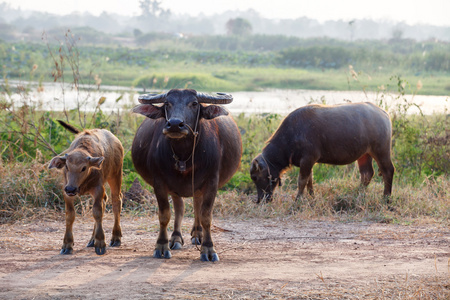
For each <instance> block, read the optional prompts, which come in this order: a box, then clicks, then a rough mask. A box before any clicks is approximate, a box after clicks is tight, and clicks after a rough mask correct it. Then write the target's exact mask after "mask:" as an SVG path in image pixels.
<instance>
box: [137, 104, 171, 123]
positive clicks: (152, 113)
mask: <svg viewBox="0 0 450 300" xmlns="http://www.w3.org/2000/svg"><path fill="white" fill-rule="evenodd" d="M131 111H132V112H134V113H138V114H141V115H144V116H146V117H147V118H150V119H159V118H163V117H164V109H163V106H161V107H159V106H154V105H152V104H139V105H138V106H135V107H134V108H133V109H132V110H131Z"/></svg>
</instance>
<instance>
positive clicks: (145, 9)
mask: <svg viewBox="0 0 450 300" xmlns="http://www.w3.org/2000/svg"><path fill="white" fill-rule="evenodd" d="M161 3H162V1H158V0H140V1H139V8H140V9H141V16H142V17H144V18H149V17H150V18H159V17H168V16H169V15H170V9H163V8H162V7H161Z"/></svg>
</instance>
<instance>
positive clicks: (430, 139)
mask: <svg viewBox="0 0 450 300" xmlns="http://www.w3.org/2000/svg"><path fill="white" fill-rule="evenodd" d="M306 42H307V44H308V46H305V47H300V48H292V49H291V48H289V49H290V50H289V49H281V50H276V51H275V50H273V51H263V52H261V51H255V50H254V49H247V50H245V49H244V50H240V51H222V50H220V49H208V50H204V49H203V50H202V49H198V48H196V47H194V46H192V45H190V46H189V47H186V49H185V50H184V51H181V50H174V48H170V47H167V48H166V49H161V48H158V47H156V48H155V47H153V48H152V47H150V48H122V47H118V48H111V47H110V48H106V47H101V46H98V47H94V46H80V47H78V46H77V45H76V41H75V40H73V39H71V38H70V35H69V36H68V37H66V38H65V39H63V40H62V42H61V43H60V44H59V45H53V44H23V43H15V44H7V43H0V61H1V63H2V64H3V78H4V82H3V84H2V93H1V95H0V135H1V138H0V159H1V169H0V183H1V185H0V198H1V205H0V217H1V220H0V223H4V222H9V221H13V220H17V219H19V218H21V217H23V216H30V215H34V214H35V210H36V209H40V208H47V209H50V210H54V211H61V210H62V209H63V199H62V194H61V184H60V178H59V177H60V176H59V174H58V172H53V171H51V172H49V171H48V170H47V169H46V163H47V162H48V161H49V160H50V159H51V158H52V157H53V156H54V155H56V154H57V153H61V152H62V151H63V150H64V149H66V148H67V147H68V145H69V144H70V141H71V140H72V139H73V136H72V135H71V134H69V133H67V132H66V131H65V130H64V129H63V128H62V127H61V126H59V125H58V124H57V122H56V120H57V119H61V118H62V119H65V120H67V121H69V122H70V123H72V124H82V126H83V127H86V128H94V127H96V128H106V129H109V130H110V131H112V132H113V133H114V134H116V135H117V136H118V137H119V139H120V140H121V141H122V143H123V145H124V148H125V149H126V151H127V152H126V156H125V162H124V185H123V191H124V192H125V191H127V190H128V189H129V188H130V187H131V185H132V183H133V182H134V181H135V180H136V179H137V180H140V183H141V184H142V185H143V186H144V187H145V188H148V189H150V190H151V188H150V187H148V186H146V185H145V183H144V182H142V180H141V179H140V177H139V176H138V174H137V173H136V172H135V171H134V167H133V164H132V162H131V157H130V152H129V150H130V147H131V141H132V139H133V136H134V133H135V132H136V129H137V127H138V126H139V124H140V122H141V121H142V117H136V116H134V115H130V114H129V113H128V112H123V111H122V112H121V111H119V112H114V113H111V114H109V113H105V112H103V111H102V102H101V100H100V102H99V103H98V105H97V109H96V110H95V111H94V112H89V113H88V112H84V111H79V110H76V109H75V110H72V111H64V112H53V111H45V112H43V111H39V110H37V108H36V107H30V106H17V105H16V104H15V103H14V102H13V101H12V100H10V99H11V98H10V97H9V96H11V95H12V94H17V95H18V96H19V97H20V98H21V99H27V98H28V97H29V95H30V94H29V90H28V89H27V88H23V86H22V85H20V86H14V85H12V84H9V80H10V79H20V80H32V81H37V82H39V83H42V82H45V81H55V82H59V83H62V82H66V83H71V85H72V86H73V87H75V88H82V86H81V85H82V84H88V85H89V86H91V88H96V87H97V86H101V85H104V84H112V85H122V86H126V87H131V86H134V87H141V88H144V89H145V90H146V91H148V90H154V89H158V90H167V89H169V88H186V87H189V88H194V89H198V90H201V91H226V92H232V91H241V90H260V89H264V88H286V89H318V90H364V91H376V92H378V93H379V95H380V97H379V99H383V96H389V97H394V98H396V99H400V100H403V96H404V95H405V94H429V95H448V94H449V91H450V84H449V82H450V75H449V73H448V70H447V69H446V68H447V67H448V66H447V65H446V63H447V64H448V55H447V54H445V53H446V52H445V50H446V49H447V48H446V47H447V46H446V45H443V44H432V43H431V44H430V43H428V44H420V45H419V44H418V43H410V44H406V46H401V45H399V44H395V43H394V44H389V43H384V44H383V43H382V42H373V41H372V42H366V43H361V44H358V45H350V44H345V43H343V44H337V45H335V46H333V47H331V46H330V47H328V46H326V47H325V46H323V45H322V44H321V43H322V42H323V41H319V42H317V41H314V40H313V41H306ZM306 42H305V43H306ZM315 43H316V44H315ZM317 43H319V44H317ZM242 45H245V44H242ZM346 48H348V49H347V50H345V49H346ZM183 49H184V48H183ZM377 51H378V52H377ZM424 51H428V52H427V53H428V54H426V55H425V54H424V53H425V52H424ZM314 53H319V54H320V55H319V54H318V55H319V56H314V55H313V54H314ZM398 53H403V54H402V55H399V54H398ZM311 55H313V56H311ZM288 58H289V59H288ZM350 60H351V62H352V64H348V62H349V61H350ZM442 63H444V64H442ZM300 65H307V66H306V67H299V66H300ZM310 65H311V66H310ZM19 102H20V101H19ZM400 102H401V103H403V104H402V105H400V106H397V107H386V105H385V103H382V102H380V103H379V104H380V105H381V106H382V107H383V108H385V109H386V110H388V111H389V112H390V114H391V118H392V122H393V157H394V165H395V167H396V174H395V178H394V194H393V203H394V205H395V210H394V211H388V210H387V207H386V205H385V203H384V202H383V201H382V200H381V197H380V195H381V187H380V185H381V178H374V180H373V183H372V184H371V186H370V187H369V189H368V190H367V191H364V190H360V188H359V186H358V182H359V181H358V180H359V179H358V176H359V175H358V172H357V170H356V169H355V167H354V165H350V166H347V167H335V166H327V165H316V166H315V167H314V176H315V181H316V185H317V188H316V189H317V195H316V197H315V198H314V199H309V201H306V202H301V203H298V202H296V201H294V199H293V198H294V197H293V195H294V194H295V190H296V182H297V176H298V169H297V168H293V169H292V170H290V171H289V172H287V173H286V174H285V176H284V179H283V180H284V181H285V184H284V185H283V189H280V190H279V191H278V193H277V195H276V197H275V201H274V202H273V203H271V204H267V205H261V206H258V207H255V206H254V204H253V203H252V201H251V199H252V198H253V197H255V195H254V193H255V189H254V186H253V184H252V182H251V179H250V176H249V167H250V162H251V160H252V158H253V157H254V156H256V155H257V154H258V153H259V152H260V151H261V149H262V148H263V146H264V143H265V141H266V140H267V139H268V138H269V137H270V135H271V134H272V133H273V132H274V131H275V130H276V128H277V127H278V125H279V124H280V122H281V121H282V117H281V116H280V115H276V114H264V115H252V116H246V115H244V114H242V115H238V116H234V117H235V120H236V122H237V123H238V125H239V127H240V129H241V133H242V141H243V146H244V153H243V157H242V161H241V167H240V169H239V170H238V172H237V173H236V174H235V176H234V177H233V178H232V179H231V180H230V182H229V183H228V184H227V185H226V186H225V187H224V188H223V189H222V190H221V191H220V195H219V199H220V201H218V203H219V204H218V205H217V206H216V213H217V214H219V215H220V214H223V215H226V214H231V215H240V216H242V217H249V216H253V215H255V216H265V217H270V216H273V215H279V216H281V215H287V216H290V215H297V214H301V215H302V216H303V217H307V216H311V217H312V216H314V217H318V216H341V215H342V214H344V215H346V216H351V217H352V218H353V217H355V218H360V219H361V218H369V219H376V220H383V219H385V218H386V219H388V220H396V219H398V220H400V221H399V222H409V220H410V219H412V220H422V219H427V218H431V219H435V220H437V221H438V222H444V223H448V215H449V210H450V207H449V206H448V199H449V195H448V190H449V188H448V185H449V170H450V157H449V155H450V146H449V145H450V132H449V130H448V128H450V126H449V122H450V120H449V118H448V112H446V111H444V112H442V113H440V114H435V115H428V116H424V115H411V114H409V113H408V112H409V110H410V108H412V107H413V106H414V104H412V103H408V102H407V101H406V100H405V101H400ZM149 205H150V207H149ZM85 206H89V203H88V202H87V200H82V201H81V202H80V204H79V207H78V209H79V210H83V209H84V207H85ZM125 207H126V208H127V209H129V210H130V211H132V212H136V213H139V212H140V211H142V210H144V211H145V210H149V209H150V210H151V211H156V207H154V205H153V206H151V204H148V203H147V204H145V203H132V202H126V203H125ZM189 211H190V212H191V213H192V207H190V206H189V205H188V213H189Z"/></svg>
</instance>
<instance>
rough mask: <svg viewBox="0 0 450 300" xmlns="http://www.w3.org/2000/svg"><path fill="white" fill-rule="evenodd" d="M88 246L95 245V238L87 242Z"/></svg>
mask: <svg viewBox="0 0 450 300" xmlns="http://www.w3.org/2000/svg"><path fill="white" fill-rule="evenodd" d="M86 247H89V248H91V247H94V240H93V239H92V240H90V241H89V243H87V245H86Z"/></svg>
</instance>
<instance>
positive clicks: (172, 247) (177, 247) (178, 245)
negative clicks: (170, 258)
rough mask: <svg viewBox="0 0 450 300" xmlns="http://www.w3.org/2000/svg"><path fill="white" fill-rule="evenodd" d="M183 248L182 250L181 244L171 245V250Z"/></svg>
mask: <svg viewBox="0 0 450 300" xmlns="http://www.w3.org/2000/svg"><path fill="white" fill-rule="evenodd" d="M181 248H182V245H181V243H180V242H174V243H171V245H170V249H171V250H180V249H181Z"/></svg>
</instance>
